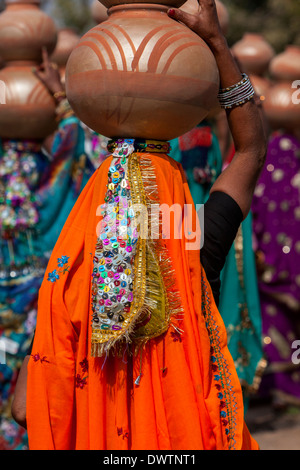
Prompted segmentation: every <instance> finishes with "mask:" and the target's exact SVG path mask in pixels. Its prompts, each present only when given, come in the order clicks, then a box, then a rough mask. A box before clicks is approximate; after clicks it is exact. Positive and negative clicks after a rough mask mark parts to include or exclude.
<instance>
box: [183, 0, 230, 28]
mask: <svg viewBox="0 0 300 470" xmlns="http://www.w3.org/2000/svg"><path fill="white" fill-rule="evenodd" d="M216 7H217V13H218V17H219V23H220V26H221V28H222V31H223V33H224V34H225V35H226V33H227V31H228V27H229V12H228V10H227V8H226V7H225V5H224V3H222V2H220V1H219V0H216ZM199 8H200V7H199V3H198V0H187V1H186V2H185V3H184V4H183V5H182V6H181V7H180V9H181V10H183V11H186V12H187V13H190V14H195V13H197V12H198V11H199Z"/></svg>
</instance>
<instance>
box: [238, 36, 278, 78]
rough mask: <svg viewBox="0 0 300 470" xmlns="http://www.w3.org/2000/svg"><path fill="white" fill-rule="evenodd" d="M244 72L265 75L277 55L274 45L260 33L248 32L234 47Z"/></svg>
mask: <svg viewBox="0 0 300 470" xmlns="http://www.w3.org/2000/svg"><path fill="white" fill-rule="evenodd" d="M232 53H233V55H234V56H235V57H236V58H237V60H238V62H239V64H240V67H241V69H242V71H243V72H246V73H248V74H252V75H264V74H265V73H266V72H267V70H268V67H269V63H270V61H271V60H272V59H273V57H274V56H275V51H274V49H273V47H272V46H271V45H270V44H269V43H268V42H267V41H266V40H265V39H264V38H263V36H262V35H260V34H254V33H246V34H244V36H243V38H242V39H241V40H240V41H238V42H237V43H235V44H234V45H233V47H232Z"/></svg>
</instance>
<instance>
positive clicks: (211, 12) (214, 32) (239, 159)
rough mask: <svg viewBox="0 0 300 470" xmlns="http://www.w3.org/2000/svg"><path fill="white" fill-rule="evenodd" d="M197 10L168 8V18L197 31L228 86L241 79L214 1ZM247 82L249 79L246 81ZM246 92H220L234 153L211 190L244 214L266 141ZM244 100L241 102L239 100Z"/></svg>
mask: <svg viewBox="0 0 300 470" xmlns="http://www.w3.org/2000/svg"><path fill="white" fill-rule="evenodd" d="M199 5H200V9H199V13H198V14H195V15H191V14H188V13H185V12H183V11H181V10H178V9H171V10H169V11H168V14H169V16H170V17H171V18H173V19H175V20H177V21H180V22H181V23H184V24H185V25H186V26H188V27H189V28H190V29H191V30H192V31H194V32H195V33H196V34H198V35H199V36H200V37H201V38H202V39H203V40H204V41H205V42H206V43H207V45H208V46H209V47H210V49H211V51H212V52H213V54H214V56H215V59H216V62H217V65H218V68H219V73H220V84H221V89H223V90H224V89H227V88H229V89H231V90H232V88H231V87H233V86H234V85H237V84H239V83H240V82H241V81H242V80H243V76H242V73H241V71H240V70H239V68H238V65H237V64H236V62H235V60H234V58H233V56H232V54H231V51H230V49H229V47H228V45H227V41H226V38H225V37H224V35H223V33H222V30H221V27H220V25H219V21H218V16H217V10H216V5H215V1H214V0H199ZM248 83H249V82H248ZM246 86H248V95H249V85H244V86H243V87H242V86H239V87H236V88H235V89H234V92H233V93H232V92H231V93H227V95H230V96H228V98H226V93H225V94H224V95H223V103H224V100H225V102H226V99H227V102H228V103H229V104H230V103H232V102H233V103H235V101H238V98H239V96H238V93H239V92H240V93H241V94H240V100H239V103H235V104H233V105H232V107H230V108H227V109H226V113H227V119H228V123H229V127H230V130H231V133H232V137H233V141H234V145H235V150H236V154H235V157H234V159H233V160H232V162H231V164H230V165H229V166H228V167H227V168H226V170H225V171H223V173H222V174H221V175H220V176H219V177H218V178H217V180H216V181H215V183H214V185H213V187H212V189H211V192H215V191H222V192H224V193H226V194H228V195H229V196H231V197H232V198H233V199H234V200H235V201H236V202H237V204H238V205H239V207H240V208H241V210H242V212H243V215H244V217H246V216H247V214H248V212H249V210H250V207H251V201H252V197H253V192H254V189H255V186H256V183H257V180H258V177H259V175H260V172H261V170H262V167H263V165H264V162H265V156H266V149H267V140H266V136H265V133H264V127H263V123H262V119H261V115H260V113H259V110H258V108H257V106H256V104H255V100H254V99H250V100H247V99H246V100H244V98H245V96H247V88H246ZM241 101H242V102H243V101H245V102H244V103H243V104H242V105H241V104H240V102H241Z"/></svg>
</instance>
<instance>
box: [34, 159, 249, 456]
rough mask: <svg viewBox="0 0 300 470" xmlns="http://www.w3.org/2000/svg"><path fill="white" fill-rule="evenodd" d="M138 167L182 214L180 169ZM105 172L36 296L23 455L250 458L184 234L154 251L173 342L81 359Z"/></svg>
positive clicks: (223, 346)
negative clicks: (177, 311) (223, 454)
mask: <svg viewBox="0 0 300 470" xmlns="http://www.w3.org/2000/svg"><path fill="white" fill-rule="evenodd" d="M138 158H139V159H140V162H141V164H142V163H143V161H146V160H148V162H150V163H151V166H152V169H153V171H154V173H155V177H156V186H157V191H158V197H159V200H160V201H161V202H163V203H164V204H167V205H168V206H172V205H173V204H179V205H180V206H181V207H182V208H183V207H184V205H185V204H190V205H192V206H193V201H192V197H191V195H190V192H189V189H188V185H187V182H186V180H185V177H184V174H183V170H182V168H181V166H180V164H178V163H176V162H175V161H174V160H172V159H171V158H170V157H168V156H167V155H164V154H161V155H160V154H148V153H146V154H145V153H141V154H138ZM110 162H111V157H110V158H108V159H107V160H105V161H104V162H103V163H102V165H101V166H100V168H99V169H98V170H97V171H96V173H95V174H94V175H93V177H92V178H91V179H90V181H89V182H88V184H87V186H86V187H85V189H84V191H83V192H82V194H81V195H80V197H79V199H78V201H77V203H76V205H75V207H74V209H73V210H72V212H71V214H70V216H69V218H68V220H67V222H66V224H65V226H64V228H63V230H62V232H61V235H60V237H59V239H58V242H57V244H56V246H55V248H54V251H53V254H52V256H51V259H50V261H49V264H48V268H47V273H46V275H45V278H44V281H43V284H42V287H41V289H40V294H39V308H38V319H37V327H36V335H35V340H34V344H33V349H32V355H31V358H30V361H29V365H28V386H27V425H28V437H29V447H30V449H31V450H37V449H43V450H51V449H56V450H68V449H71V450H73V449H78V450H87V449H92V450H201V449H205V450H216V449H217V450H227V449H236V450H239V449H249V450H250V449H253V450H256V449H258V446H257V443H256V442H255V441H254V440H253V439H252V437H251V436H250V434H249V431H248V429H247V427H246V425H245V423H244V409H243V398H242V391H241V387H240V383H239V380H238V377H237V374H236V371H235V367H234V363H233V360H232V358H231V356H230V354H229V351H228V348H227V338H226V331H225V327H224V324H223V321H222V319H221V317H220V314H219V312H218V309H217V307H216V305H215V303H214V300H213V296H212V292H211V289H210V286H209V284H208V282H207V279H206V276H205V273H204V271H203V269H202V267H201V264H200V251H199V247H198V248H197V249H192V250H187V249H186V243H187V241H188V240H187V238H188V235H183V236H182V237H180V238H179V237H172V236H171V237H170V238H169V239H167V240H166V241H165V246H166V249H167V252H168V258H169V262H170V263H171V265H172V268H173V271H174V272H175V277H176V279H175V281H176V286H177V287H176V288H177V290H178V295H179V298H180V304H181V311H182V315H181V316H180V318H178V319H176V320H175V321H177V322H178V327H180V334H179V333H178V331H179V328H178V329H177V328H176V327H172V324H170V326H169V328H168V329H167V330H166V331H165V332H164V333H163V334H161V335H159V336H157V337H155V338H152V339H150V340H149V341H148V342H147V343H146V344H145V345H144V346H143V347H142V348H141V349H140V350H139V352H138V353H137V354H129V350H130V349H131V346H129V347H128V348H127V349H126V348H125V349H124V351H123V353H122V354H121V355H118V354H116V355H114V354H111V353H110V354H109V355H108V356H107V357H93V356H92V355H91V336H92V328H91V279H92V272H93V256H94V253H95V246H96V241H97V226H98V224H99V222H100V220H101V215H99V214H100V211H99V206H100V205H101V204H103V202H104V198H105V194H106V189H107V174H108V169H109V165H110ZM193 211H194V212H195V208H194V209H193ZM139 376H140V377H141V380H140V382H139V383H138V382H137V383H136V379H137V377H139Z"/></svg>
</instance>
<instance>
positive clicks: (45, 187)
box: [0, 55, 94, 450]
mask: <svg viewBox="0 0 300 470" xmlns="http://www.w3.org/2000/svg"><path fill="white" fill-rule="evenodd" d="M45 64H46V65H47V67H45ZM46 69H47V74H46ZM36 74H37V75H38V76H39V78H40V79H41V80H43V81H44V83H45V84H46V85H47V86H48V88H49V91H50V92H51V93H52V94H53V95H54V93H56V97H57V98H56V101H57V103H56V104H57V108H56V109H57V120H58V127H57V131H56V132H55V134H54V135H53V136H51V137H50V138H49V139H47V141H48V142H47V145H46V142H44V143H43V144H42V143H41V142H37V141H30V140H29V141H26V142H25V141H18V140H14V141H13V140H2V141H0V176H1V182H0V232H1V239H0V353H1V354H0V449H3V450H16V449H24V448H27V435H26V433H25V431H24V429H23V428H21V427H19V426H18V425H17V424H16V422H15V421H14V420H13V419H12V418H11V412H10V408H11V400H12V396H13V394H14V388H15V384H16V380H17V377H18V372H19V369H20V367H21V365H22V362H23V359H24V357H25V355H26V353H27V350H28V347H29V346H30V343H31V340H32V336H33V332H34V328H35V324H36V304H37V297H38V291H39V288H40V285H41V283H42V279H43V276H44V271H45V269H46V266H47V263H48V259H49V256H50V254H51V251H52V249H53V246H54V245H55V243H56V240H57V238H58V236H59V234H60V231H61V229H62V227H63V225H64V223H65V220H66V218H67V216H68V215H69V213H70V211H71V209H72V207H73V205H74V203H75V201H76V199H77V197H78V195H79V193H80V191H81V189H82V188H83V186H84V184H85V182H86V181H87V180H88V179H89V177H90V176H91V174H92V172H93V171H94V167H93V165H92V163H91V162H90V161H89V160H88V159H87V158H86V155H85V153H84V140H85V139H84V131H83V129H82V127H81V123H80V121H79V120H78V119H77V117H75V116H74V113H73V112H72V110H71V108H70V106H69V105H68V103H67V101H66V99H65V96H64V92H63V86H62V84H61V81H60V77H59V74H58V71H57V70H56V69H55V67H52V66H51V64H49V63H48V57H47V56H46V55H44V67H42V68H41V69H40V70H37V71H36ZM46 148H47V149H48V151H47V150H46Z"/></svg>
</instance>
